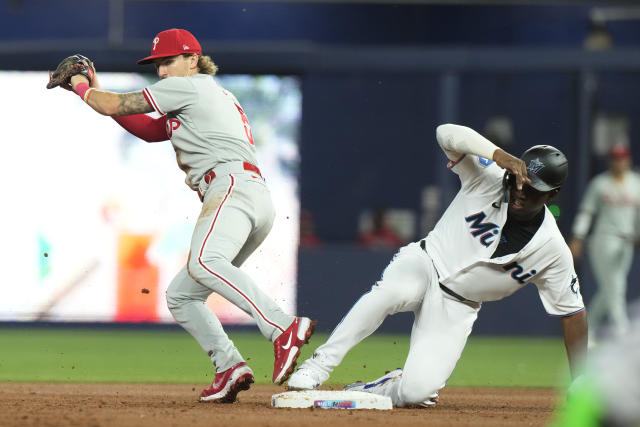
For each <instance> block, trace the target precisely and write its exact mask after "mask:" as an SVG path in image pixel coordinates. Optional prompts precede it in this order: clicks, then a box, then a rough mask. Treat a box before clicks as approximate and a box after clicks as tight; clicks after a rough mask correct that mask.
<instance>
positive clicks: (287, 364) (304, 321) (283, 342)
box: [273, 317, 318, 384]
mask: <svg viewBox="0 0 640 427" xmlns="http://www.w3.org/2000/svg"><path fill="white" fill-rule="evenodd" d="M316 323H318V322H316V321H311V319H308V318H306V317H296V320H294V321H293V323H292V324H291V326H289V328H288V329H287V330H286V331H284V332H283V333H282V334H280V336H279V337H278V338H276V340H275V341H274V342H273V352H274V354H275V361H274V363H273V382H274V383H275V384H282V383H283V382H285V381H286V380H287V379H289V376H291V374H292V373H293V369H294V368H295V367H296V362H297V360H298V356H299V355H300V349H301V348H302V346H303V345H305V344H307V343H308V342H309V338H310V337H311V335H312V334H313V329H314V328H315V326H316Z"/></svg>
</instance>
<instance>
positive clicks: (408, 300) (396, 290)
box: [368, 282, 421, 314]
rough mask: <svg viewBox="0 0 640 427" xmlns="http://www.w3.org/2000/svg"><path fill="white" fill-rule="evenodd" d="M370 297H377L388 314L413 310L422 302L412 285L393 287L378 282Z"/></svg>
mask: <svg viewBox="0 0 640 427" xmlns="http://www.w3.org/2000/svg"><path fill="white" fill-rule="evenodd" d="M368 296H369V298H371V299H375V300H376V301H377V302H378V305H380V306H383V307H384V310H385V311H386V312H387V314H394V313H398V312H403V311H412V310H414V309H415V308H416V307H417V304H418V303H419V302H420V299H421V298H420V297H419V296H418V295H417V294H416V293H415V292H413V290H412V286H410V285H409V286H407V287H404V286H401V287H391V286H385V284H384V283H383V282H378V283H377V284H376V285H374V286H373V287H372V288H371V292H370V293H369V294H368Z"/></svg>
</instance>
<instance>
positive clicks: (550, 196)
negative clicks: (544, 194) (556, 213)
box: [547, 188, 560, 200]
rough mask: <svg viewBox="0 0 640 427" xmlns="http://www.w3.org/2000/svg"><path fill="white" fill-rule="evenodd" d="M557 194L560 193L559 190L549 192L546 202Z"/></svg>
mask: <svg viewBox="0 0 640 427" xmlns="http://www.w3.org/2000/svg"><path fill="white" fill-rule="evenodd" d="M559 192H560V189H559V188H556V189H555V190H551V191H549V198H548V199H547V200H553V199H554V198H555V197H556V196H557V195H558V193H559Z"/></svg>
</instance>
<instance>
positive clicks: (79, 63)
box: [47, 54, 96, 89]
mask: <svg viewBox="0 0 640 427" xmlns="http://www.w3.org/2000/svg"><path fill="white" fill-rule="evenodd" d="M95 73H96V70H95V68H93V64H92V63H91V60H90V59H89V58H87V57H86V56H82V55H78V54H76V55H73V56H69V57H66V58H64V59H63V60H62V62H60V64H58V68H56V70H55V71H54V72H53V73H52V72H51V71H49V83H47V89H53V88H54V87H56V86H61V87H63V88H64V89H71V84H70V81H71V77H72V76H75V75H76V74H82V75H83V76H85V77H86V78H88V79H89V84H91V81H92V80H93V76H94V75H95Z"/></svg>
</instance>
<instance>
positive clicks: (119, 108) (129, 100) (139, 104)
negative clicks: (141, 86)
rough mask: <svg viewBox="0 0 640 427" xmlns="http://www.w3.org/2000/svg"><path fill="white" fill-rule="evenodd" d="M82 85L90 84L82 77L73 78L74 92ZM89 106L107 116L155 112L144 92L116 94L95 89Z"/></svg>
mask: <svg viewBox="0 0 640 427" xmlns="http://www.w3.org/2000/svg"><path fill="white" fill-rule="evenodd" d="M80 83H88V80H87V79H86V78H85V77H84V76H81V75H77V76H73V77H72V78H71V85H72V86H73V88H74V90H75V87H76V86H77V85H78V84H80ZM87 104H89V106H90V107H91V108H93V109H94V110H95V111H97V112H98V113H100V114H102V115H105V116H129V115H131V114H142V113H150V112H152V111H153V107H151V105H149V103H148V102H147V100H146V99H145V97H144V95H143V94H142V91H140V92H129V93H115V92H107V91H102V90H98V89H95V90H94V91H93V92H92V93H91V95H90V96H89V97H88V99H87Z"/></svg>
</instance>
